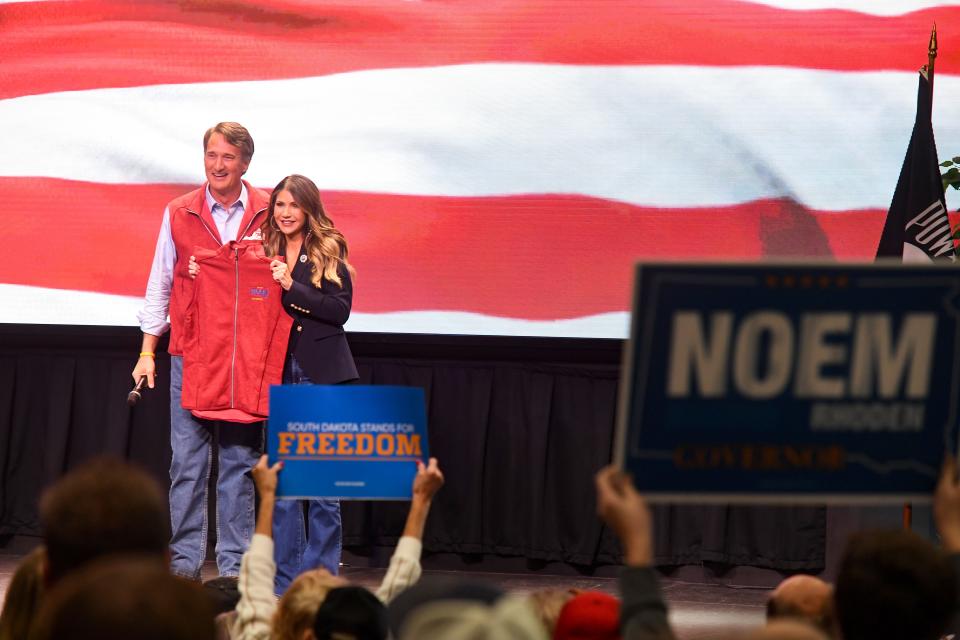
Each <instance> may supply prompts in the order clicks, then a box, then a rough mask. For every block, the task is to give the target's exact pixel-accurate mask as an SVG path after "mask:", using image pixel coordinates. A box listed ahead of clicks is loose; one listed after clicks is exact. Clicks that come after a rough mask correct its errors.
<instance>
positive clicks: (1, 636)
mask: <svg viewBox="0 0 960 640" xmlns="http://www.w3.org/2000/svg"><path fill="white" fill-rule="evenodd" d="M43 562H44V550H43V547H37V548H36V549H34V550H33V551H32V552H31V553H30V554H28V555H27V556H25V557H24V558H23V560H22V561H21V562H20V564H19V565H17V569H16V571H14V572H13V577H12V578H10V584H9V585H8V586H7V595H6V599H5V600H4V601H3V612H2V613H0V640H20V639H21V638H26V637H27V634H28V632H29V630H30V625H31V623H32V622H33V618H34V615H35V614H36V612H37V608H38V607H39V606H40V597H41V595H42V594H43Z"/></svg>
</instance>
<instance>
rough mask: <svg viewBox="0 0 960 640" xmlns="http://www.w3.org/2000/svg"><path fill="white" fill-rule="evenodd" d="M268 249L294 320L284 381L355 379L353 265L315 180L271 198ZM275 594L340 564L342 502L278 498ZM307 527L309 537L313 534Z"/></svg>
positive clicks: (284, 186) (293, 179)
mask: <svg viewBox="0 0 960 640" xmlns="http://www.w3.org/2000/svg"><path fill="white" fill-rule="evenodd" d="M261 231H262V233H263V246H264V249H265V250H266V253H267V255H271V256H277V259H275V260H273V261H272V262H271V263H270V269H271V270H272V272H273V279H274V280H276V281H277V282H278V283H279V284H280V286H281V287H282V288H283V293H282V294H281V300H282V301H283V308H284V309H285V310H286V311H287V313H289V314H290V315H291V316H292V317H293V326H292V327H291V329H290V341H289V343H288V345H287V361H286V365H285V367H284V372H283V382H284V384H310V383H313V384H339V383H343V382H351V381H353V380H356V379H357V367H356V364H354V362H353V355H352V354H351V353H350V346H349V345H348V344H347V338H346V336H345V335H344V332H343V325H344V323H345V322H346V321H347V318H348V317H350V306H351V303H352V300H353V281H352V276H353V267H352V266H350V263H349V262H347V242H346V240H345V239H344V237H343V234H341V233H340V232H339V231H338V230H337V228H336V227H335V226H334V224H333V221H332V220H330V218H328V217H327V215H326V213H325V212H324V210H323V205H322V204H321V202H320V191H319V189H317V185H315V184H314V183H313V182H312V181H311V180H310V179H309V178H305V177H304V176H300V175H291V176H287V177H286V178H284V179H283V180H281V181H280V184H278V185H277V186H276V188H275V189H274V190H273V193H272V194H271V196H270V212H269V216H268V217H267V219H266V221H265V222H264V224H263V226H262V227H261ZM274 514H275V515H274V525H273V539H274V541H275V545H276V547H275V551H274V557H275V559H276V562H277V577H276V584H275V588H276V592H277V593H278V594H280V593H283V592H284V591H286V589H287V587H288V586H289V585H290V582H291V581H293V579H294V578H296V577H297V576H298V575H299V574H300V573H301V572H302V571H305V570H308V569H314V568H317V567H319V566H323V567H324V568H326V569H327V570H328V571H330V573H332V574H334V575H336V574H337V573H338V572H339V568H340V548H341V526H340V503H339V501H337V500H310V501H308V502H306V504H304V503H302V502H300V501H298V500H280V501H278V502H277V506H276V507H275V511H274ZM307 532H309V535H308V533H307Z"/></svg>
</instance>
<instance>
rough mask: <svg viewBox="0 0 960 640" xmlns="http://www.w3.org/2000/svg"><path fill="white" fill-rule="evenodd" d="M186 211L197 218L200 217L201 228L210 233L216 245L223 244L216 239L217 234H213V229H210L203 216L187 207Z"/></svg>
mask: <svg viewBox="0 0 960 640" xmlns="http://www.w3.org/2000/svg"><path fill="white" fill-rule="evenodd" d="M187 211H189V212H190V213H192V214H193V215H195V216H197V217H198V218H200V224H202V225H203V228H204V229H206V230H207V233H209V234H210V237H211V238H213V241H214V242H216V243H217V245H218V246H221V247H222V246H223V243H222V242H220V241H219V240H217V234H215V233H214V232H213V231H211V230H210V227H209V226H208V225H207V222H206V220H204V219H203V216H201V215H200V214H199V213H197V212H196V211H194V210H193V209H187Z"/></svg>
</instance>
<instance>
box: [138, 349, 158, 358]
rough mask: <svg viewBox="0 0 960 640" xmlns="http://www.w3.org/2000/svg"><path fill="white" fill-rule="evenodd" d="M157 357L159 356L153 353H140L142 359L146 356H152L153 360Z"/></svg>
mask: <svg viewBox="0 0 960 640" xmlns="http://www.w3.org/2000/svg"><path fill="white" fill-rule="evenodd" d="M156 355H157V354H155V353H154V352H153V351H141V352H140V357H141V358H142V357H144V356H150V357H151V358H153V357H155V356H156Z"/></svg>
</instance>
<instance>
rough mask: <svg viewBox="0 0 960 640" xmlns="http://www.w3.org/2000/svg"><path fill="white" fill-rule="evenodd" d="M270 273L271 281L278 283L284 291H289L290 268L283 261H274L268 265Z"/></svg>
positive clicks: (290, 285)
mask: <svg viewBox="0 0 960 640" xmlns="http://www.w3.org/2000/svg"><path fill="white" fill-rule="evenodd" d="M270 271H272V272H273V279H274V280H276V281H277V282H278V283H280V286H281V287H283V288H284V290H285V291H290V287H292V286H293V277H291V275H290V267H288V266H287V263H286V262H284V261H283V260H274V261H273V262H271V263H270Z"/></svg>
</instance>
